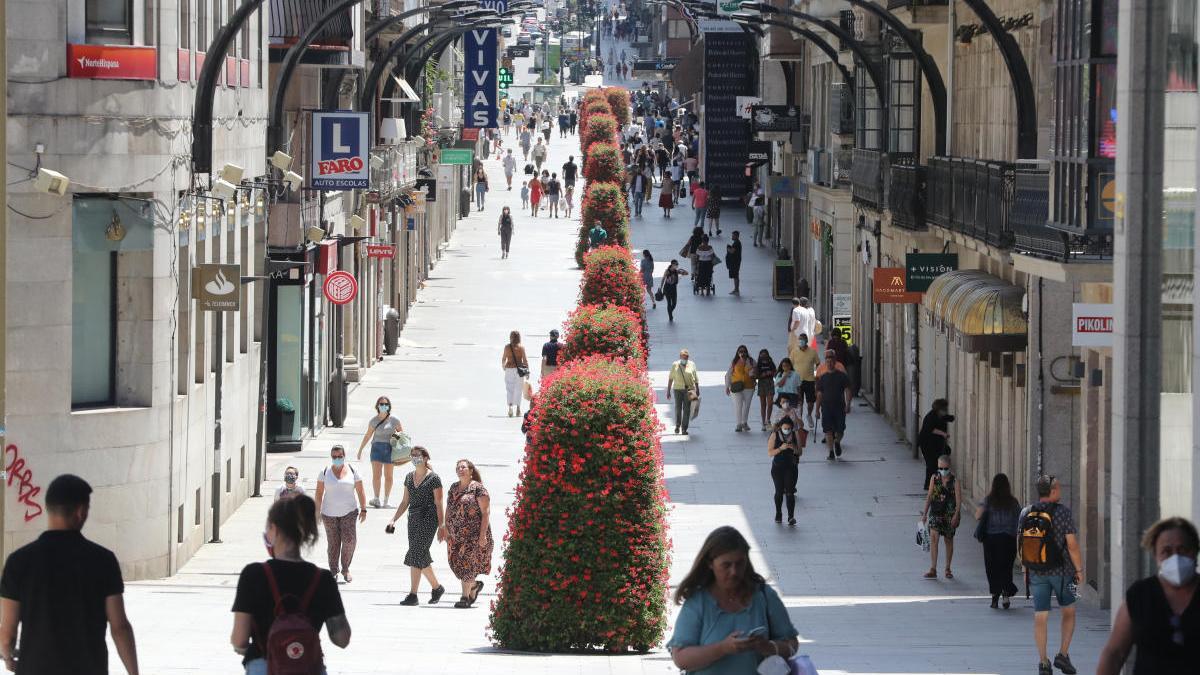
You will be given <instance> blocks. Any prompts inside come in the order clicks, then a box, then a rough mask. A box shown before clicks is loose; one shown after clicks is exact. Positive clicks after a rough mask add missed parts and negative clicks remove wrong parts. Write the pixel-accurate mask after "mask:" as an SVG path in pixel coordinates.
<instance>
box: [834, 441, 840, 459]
mask: <svg viewBox="0 0 1200 675" xmlns="http://www.w3.org/2000/svg"><path fill="white" fill-rule="evenodd" d="M833 452H834V453H835V454H836V455H837V456H838V457H841V456H842V442H841V441H834V442H833Z"/></svg>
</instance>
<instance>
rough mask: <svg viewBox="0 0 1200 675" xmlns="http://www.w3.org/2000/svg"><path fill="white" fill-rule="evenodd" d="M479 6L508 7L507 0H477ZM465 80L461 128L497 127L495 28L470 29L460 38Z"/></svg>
mask: <svg viewBox="0 0 1200 675" xmlns="http://www.w3.org/2000/svg"><path fill="white" fill-rule="evenodd" d="M479 6H480V7H481V8H483V9H494V10H496V12H498V13H503V12H505V11H507V10H508V0H480V2H479ZM463 42H464V47H465V51H464V54H463V61H464V66H465V72H464V75H465V76H466V82H465V83H464V86H463V98H464V102H463V103H464V104H463V117H464V119H463V127H465V128H468V129H494V128H496V127H498V126H500V112H499V107H498V105H497V103H498V101H499V87H498V77H497V67H498V66H499V65H500V63H499V59H498V56H499V40H498V38H497V37H496V30H495V29H494V28H489V29H487V30H473V31H471V32H469V33H467V34H466V35H465V36H464V37H463Z"/></svg>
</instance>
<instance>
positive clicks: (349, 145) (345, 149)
mask: <svg viewBox="0 0 1200 675" xmlns="http://www.w3.org/2000/svg"><path fill="white" fill-rule="evenodd" d="M370 134H371V118H370V115H369V114H368V113H365V112H350V111H345V110H317V111H314V112H313V114H312V152H311V155H312V173H311V180H310V181H309V182H310V183H311V184H312V187H313V188H314V189H316V190H349V189H352V188H369V187H370V186H371V167H370V163H369V162H368V161H367V153H368V151H369V150H370V147H371V138H370Z"/></svg>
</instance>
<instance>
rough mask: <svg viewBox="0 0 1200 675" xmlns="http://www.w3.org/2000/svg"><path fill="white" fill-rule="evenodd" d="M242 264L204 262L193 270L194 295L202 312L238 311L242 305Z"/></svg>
mask: <svg viewBox="0 0 1200 675" xmlns="http://www.w3.org/2000/svg"><path fill="white" fill-rule="evenodd" d="M241 275H242V268H241V266H240V265H221V264H219V263H203V264H200V265H196V267H195V268H194V269H193V270H192V297H193V298H195V299H196V305H197V306H198V307H199V309H200V311H202V312H236V311H238V310H240V309H241V307H242V303H241V300H242V294H241V290H242V276H241Z"/></svg>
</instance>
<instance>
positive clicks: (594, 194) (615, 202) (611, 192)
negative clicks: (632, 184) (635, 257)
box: [575, 179, 629, 266]
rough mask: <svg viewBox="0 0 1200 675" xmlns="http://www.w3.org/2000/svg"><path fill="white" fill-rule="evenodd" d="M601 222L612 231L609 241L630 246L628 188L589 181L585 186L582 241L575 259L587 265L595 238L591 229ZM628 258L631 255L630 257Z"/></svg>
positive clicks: (580, 227)
mask: <svg viewBox="0 0 1200 675" xmlns="http://www.w3.org/2000/svg"><path fill="white" fill-rule="evenodd" d="M596 223H600V227H603V228H604V230H605V231H606V232H608V244H610V245H612V246H620V247H622V248H624V247H626V246H628V245H629V206H628V205H627V204H626V203H625V191H624V190H623V189H621V186H620V185H618V184H616V183H600V182H591V180H590V179H589V182H588V184H587V187H586V188H585V189H584V193H583V202H582V204H581V205H580V209H579V242H578V244H577V245H576V246H575V262H576V263H578V264H579V265H581V266H582V265H583V264H584V263H583V259H584V256H585V254H586V253H587V250H588V247H589V246H590V245H591V241H590V240H589V239H588V230H590V229H592V226H593V225H595V224H596ZM626 257H628V256H626Z"/></svg>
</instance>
